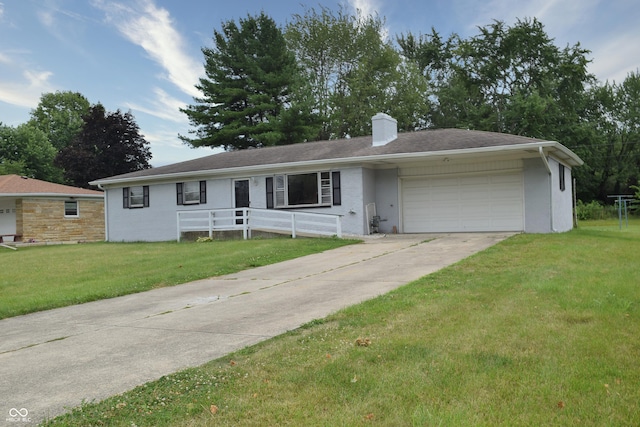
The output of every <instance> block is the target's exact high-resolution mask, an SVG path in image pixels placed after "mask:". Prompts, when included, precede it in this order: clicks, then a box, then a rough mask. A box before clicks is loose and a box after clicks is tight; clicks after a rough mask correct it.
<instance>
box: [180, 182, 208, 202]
mask: <svg viewBox="0 0 640 427" xmlns="http://www.w3.org/2000/svg"><path fill="white" fill-rule="evenodd" d="M176 199H177V203H178V204H179V205H197V204H203V203H207V181H189V182H178V183H177V184H176Z"/></svg>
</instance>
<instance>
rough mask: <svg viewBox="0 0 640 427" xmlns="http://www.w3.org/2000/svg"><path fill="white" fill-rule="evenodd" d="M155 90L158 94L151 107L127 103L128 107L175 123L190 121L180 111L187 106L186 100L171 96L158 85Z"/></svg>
mask: <svg viewBox="0 0 640 427" xmlns="http://www.w3.org/2000/svg"><path fill="white" fill-rule="evenodd" d="M153 92H154V93H155V95H156V99H155V100H154V101H152V102H151V107H144V106H141V105H138V104H134V103H127V104H126V105H127V108H130V109H132V110H136V111H140V112H142V113H145V114H149V115H152V116H154V117H158V118H160V119H163V120H170V121H172V122H175V123H188V121H189V120H188V118H187V116H186V115H185V114H183V113H182V112H180V108H184V107H186V104H185V103H184V102H182V101H181V100H179V99H177V98H174V97H172V96H170V95H169V94H168V93H167V92H165V91H164V90H162V89H160V88H158V87H156V88H154V89H153Z"/></svg>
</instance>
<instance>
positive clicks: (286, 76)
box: [180, 13, 314, 150]
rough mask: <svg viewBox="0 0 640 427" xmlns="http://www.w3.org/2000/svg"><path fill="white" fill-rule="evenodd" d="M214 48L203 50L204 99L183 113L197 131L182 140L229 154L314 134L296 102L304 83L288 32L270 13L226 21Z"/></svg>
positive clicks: (200, 86)
mask: <svg viewBox="0 0 640 427" xmlns="http://www.w3.org/2000/svg"><path fill="white" fill-rule="evenodd" d="M214 43H215V47H214V48H203V49H202V52H203V54H204V56H205V72H206V78H202V79H200V84H198V85H196V88H197V89H198V90H200V92H202V97H200V98H194V101H195V102H196V104H195V105H189V106H187V108H184V109H182V110H181V111H182V112H184V113H185V114H186V115H187V116H188V117H189V121H190V122H191V124H192V125H193V126H195V130H192V131H190V133H191V134H193V135H195V137H194V138H189V137H185V136H182V135H181V136H180V138H181V139H182V140H183V141H185V142H186V143H187V144H189V145H191V146H193V147H200V146H210V147H224V148H225V149H227V150H231V149H245V148H251V147H263V146H269V145H281V144H287V143H294V142H300V141H303V140H305V139H307V137H308V135H311V134H313V133H314V132H313V131H312V126H309V125H307V124H308V123H312V122H313V120H312V119H311V113H310V112H309V109H305V108H303V105H304V103H303V102H296V101H297V100H296V99H295V98H294V96H293V94H294V92H295V86H296V85H297V84H300V82H301V79H300V77H299V76H300V72H299V70H298V67H297V64H296V61H295V57H294V55H293V54H292V53H291V52H290V51H289V50H288V49H287V47H286V44H285V41H284V37H283V35H282V31H281V30H280V29H279V28H278V26H277V25H276V23H275V22H274V21H273V19H271V18H270V17H268V16H266V15H265V14H264V13H262V14H260V15H259V16H257V17H252V16H248V17H247V18H246V19H240V20H239V24H236V22H235V21H233V20H231V21H227V22H225V23H223V25H222V30H221V31H214Z"/></svg>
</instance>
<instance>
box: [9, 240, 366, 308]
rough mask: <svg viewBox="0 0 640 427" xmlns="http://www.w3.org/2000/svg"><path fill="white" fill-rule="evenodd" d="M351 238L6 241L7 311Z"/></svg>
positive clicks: (241, 266)
mask: <svg viewBox="0 0 640 427" xmlns="http://www.w3.org/2000/svg"><path fill="white" fill-rule="evenodd" d="M350 243H354V241H353V240H351V241H350V240H341V239H330V238H326V239H287V238H277V239H254V240H248V241H245V240H235V241H214V242H207V243H186V242H185V243H176V242H161V243H88V244H79V245H59V246H35V247H21V248H19V249H18V250H17V251H10V250H6V249H3V248H0V272H2V274H1V275H0V319H2V318H6V317H11V316H17V315H20V314H26V313H31V312H34V311H40V310H46V309H50V308H56V307H63V306H67V305H73V304H79V303H83V302H89V301H94V300H98V299H104V298H112V297H116V296H119V295H126V294H131V293H135V292H142V291H146V290H149V289H153V288H158V287H163V286H172V285H177V284H180V283H186V282H189V281H192V280H197V279H203V278H207V277H212V276H220V275H223V274H229V273H234V272H237V271H240V270H245V269H247V268H251V267H258V266H261V265H266V264H271V263H276V262H280V261H283V260H286V259H291V258H296V257H299V256H304V255H307V254H310V253H315V252H321V251H324V250H327V249H332V248H336V247H338V246H343V245H346V244H350Z"/></svg>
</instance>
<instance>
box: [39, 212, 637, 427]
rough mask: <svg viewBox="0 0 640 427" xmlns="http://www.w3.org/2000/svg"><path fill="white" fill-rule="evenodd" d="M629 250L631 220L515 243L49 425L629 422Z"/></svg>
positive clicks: (633, 345) (633, 309)
mask: <svg viewBox="0 0 640 427" xmlns="http://www.w3.org/2000/svg"><path fill="white" fill-rule="evenodd" d="M639 253H640V223H639V222H638V221H635V222H634V223H633V224H632V225H631V226H630V227H629V228H628V229H624V230H622V231H620V230H618V229H617V223H616V224H608V223H598V224H593V223H582V227H581V228H580V229H577V230H574V231H573V232H570V233H565V234H555V235H518V236H514V237H512V238H510V239H508V240H506V241H504V242H502V243H500V244H498V245H496V246H494V247H492V248H490V249H488V250H485V251H483V252H481V253H479V254H477V255H475V256H472V257H470V258H468V259H466V260H464V261H462V262H460V263H458V264H456V265H453V266H451V267H448V268H446V269H444V270H441V271H440V272H437V273H435V274H432V275H429V276H426V277H424V278H422V279H420V280H418V281H416V282H413V283H411V284H408V285H406V286H404V287H402V288H399V289H397V290H396V291H394V292H391V293H389V294H386V295H383V296H380V297H378V298H376V299H373V300H370V301H367V302H365V303H362V304H359V305H356V306H353V307H350V308H348V309H345V310H342V311H340V312H338V313H336V314H335V315H332V316H330V317H328V318H326V319H318V320H316V321H313V322H310V323H309V324H307V325H305V326H303V327H301V328H300V329H298V330H296V331H292V332H290V333H287V334H285V335H282V336H280V337H277V338H274V339H272V340H269V341H266V342H263V343H261V344H258V345H256V346H252V347H249V348H246V349H244V350H242V351H239V352H236V353H234V354H231V355H229V356H228V357H225V358H222V359H219V360H215V361H212V362H210V363H208V364H206V365H204V366H202V367H199V368H194V369H189V370H186V371H183V372H179V373H176V374H174V375H169V376H166V377H163V378H161V379H160V380H158V381H154V382H151V383H148V384H146V385H144V386H141V387H138V388H136V389H134V390H132V391H130V392H128V393H125V394H123V395H119V396H115V397H112V398H110V399H107V400H105V401H104V402H101V403H97V404H93V403H87V404H85V405H83V406H82V407H80V408H78V409H76V410H74V411H73V413H71V414H69V415H66V416H62V417H60V418H57V419H55V420H53V421H51V422H50V423H49V425H68V426H86V425H113V426H130V425H137V426H262V425H291V426H298V425H305V426H334V425H338V426H339V425H344V426H352V425H356V426H357V425H385V426H400V425H402V426H405V425H408V426H411V425H414V426H425V425H427V426H439V425H442V426H454V425H455V426H496V425H504V426H556V425H562V426H603V425H607V426H618V425H619V426H627V425H640V410H639V404H638V402H640V388H638V384H640V366H639V365H638V359H639V358H640V289H638V285H639V282H638V278H639V277H640V266H639V264H638V259H639V258H638V254H639ZM358 338H362V339H369V340H370V345H368V346H360V345H356V340H357V339H358ZM212 407H215V408H217V410H215V408H214V412H216V413H215V414H214V413H212V411H211V410H212Z"/></svg>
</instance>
